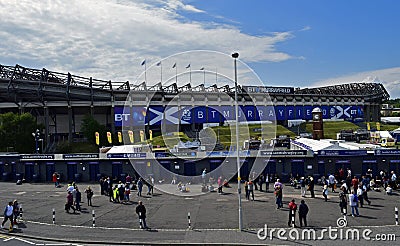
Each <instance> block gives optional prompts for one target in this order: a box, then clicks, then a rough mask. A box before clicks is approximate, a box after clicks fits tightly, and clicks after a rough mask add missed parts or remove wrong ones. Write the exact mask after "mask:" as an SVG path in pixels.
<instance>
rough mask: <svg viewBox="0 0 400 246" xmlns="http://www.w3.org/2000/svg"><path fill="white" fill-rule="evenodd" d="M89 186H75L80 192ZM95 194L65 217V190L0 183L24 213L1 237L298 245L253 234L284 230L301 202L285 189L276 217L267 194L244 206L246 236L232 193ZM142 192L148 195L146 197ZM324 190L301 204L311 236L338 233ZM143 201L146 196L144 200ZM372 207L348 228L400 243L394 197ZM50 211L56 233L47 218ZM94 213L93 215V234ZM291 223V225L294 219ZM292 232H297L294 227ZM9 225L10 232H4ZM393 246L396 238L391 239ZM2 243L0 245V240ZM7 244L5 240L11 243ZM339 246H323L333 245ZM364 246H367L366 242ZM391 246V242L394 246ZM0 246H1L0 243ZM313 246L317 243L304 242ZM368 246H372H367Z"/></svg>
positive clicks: (2, 195)
mask: <svg viewBox="0 0 400 246" xmlns="http://www.w3.org/2000/svg"><path fill="white" fill-rule="evenodd" d="M87 185H88V184H78V186H79V188H80V190H81V191H83V190H84V189H85V188H86V186H87ZM90 185H91V187H92V188H94V191H95V195H94V197H93V205H94V206H93V207H88V206H87V204H86V199H85V194H84V193H83V194H82V197H83V199H82V200H83V204H82V212H77V213H76V214H72V213H71V214H68V213H65V211H64V204H65V200H66V199H65V197H66V186H64V187H61V188H55V187H54V185H53V184H23V185H20V186H17V185H15V184H14V183H0V187H1V189H0V201H1V202H2V203H3V205H2V206H6V204H7V203H8V201H10V200H14V199H17V200H18V201H19V203H20V204H21V205H22V208H23V211H24V213H23V222H21V223H19V225H18V227H19V228H18V229H15V230H14V232H13V233H8V231H7V230H2V231H1V233H2V234H3V235H5V236H7V237H11V236H16V237H23V238H25V239H35V240H45V241H53V240H56V241H58V242H74V243H83V244H85V243H94V244H110V245H111V244H136V243H137V244H144V243H151V244H154V243H163V244H165V243H166V244H177V243H181V244H186V243H234V244H266V243H268V244H296V243H299V242H298V241H297V242H296V241H291V240H278V239H276V238H275V239H274V240H272V241H270V240H267V241H262V240H260V239H259V238H258V237H257V231H258V230H259V229H260V228H264V227H265V225H267V226H268V228H287V222H288V213H289V212H288V209H287V204H288V202H289V201H290V200H291V199H293V198H294V199H295V200H296V202H297V203H299V202H300V199H301V197H300V190H298V189H294V188H293V187H289V186H285V188H284V192H283V194H284V199H283V200H284V208H283V209H280V210H277V209H276V205H275V197H274V194H273V193H272V192H259V191H255V201H247V200H245V199H244V196H243V198H242V208H243V225H244V228H245V231H244V232H238V231H237V228H238V202H237V200H238V197H237V193H236V192H237V189H236V187H235V186H234V185H233V187H232V188H225V189H224V194H222V195H220V194H218V193H216V192H211V193H208V194H206V195H202V196H195V197H180V196H174V195H169V194H165V193H163V192H159V191H157V190H155V193H154V195H153V196H143V197H140V198H138V197H137V196H136V194H135V192H134V191H132V194H131V202H130V203H126V204H117V203H112V202H109V199H108V197H106V196H101V195H100V190H99V186H98V185H97V184H90ZM144 191H146V189H144ZM321 191H322V188H320V187H319V186H316V198H309V194H308V196H307V197H306V198H304V200H305V201H306V204H308V206H309V208H310V212H309V216H308V225H309V226H310V227H309V228H313V229H315V230H316V231H321V230H322V229H323V228H327V227H329V226H332V227H336V226H337V224H336V221H337V219H338V218H339V217H340V216H341V214H340V209H339V206H338V195H337V193H329V195H328V198H329V200H328V202H325V201H324V200H323V198H322V194H321V193H322V192H321ZM143 193H145V192H143ZM369 197H370V200H371V201H372V204H371V205H370V206H368V205H365V207H364V208H359V209H360V215H361V216H360V217H354V218H353V217H348V227H350V228H356V227H357V228H371V230H373V232H374V233H383V232H392V233H394V234H395V235H396V236H397V235H398V236H400V231H399V227H396V226H394V225H395V216H394V208H395V206H397V207H400V204H399V196H398V195H394V196H387V195H385V194H384V192H374V191H372V192H369ZM139 199H140V200H142V201H143V203H144V205H145V206H146V208H147V224H148V226H149V227H151V229H150V230H148V231H142V230H141V229H139V221H138V218H137V215H136V214H135V207H136V205H137V201H138V200H139ZM53 208H54V209H55V211H56V219H55V225H53V223H52V210H53ZM92 210H94V212H95V228H93V217H92ZM188 212H190V215H191V230H188ZM296 219H297V217H296ZM296 224H297V226H298V225H299V224H298V222H297V221H296ZM6 225H8V224H6ZM397 239H398V240H399V238H397ZM0 241H1V240H0ZM10 242H11V240H10ZM337 242H338V241H337V240H336V241H332V240H330V241H324V243H328V244H336V243H337ZM365 243H367V244H368V243H369V242H365ZM392 243H393V242H392ZM0 244H1V242H0ZM307 244H315V245H318V241H317V242H316V241H307ZM371 245H372V244H371Z"/></svg>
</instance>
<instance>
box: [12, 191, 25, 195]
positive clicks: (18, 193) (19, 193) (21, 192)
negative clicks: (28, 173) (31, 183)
mask: <svg viewBox="0 0 400 246" xmlns="http://www.w3.org/2000/svg"><path fill="white" fill-rule="evenodd" d="M25 193H26V191H20V192H17V193H14V194H15V195H18V196H19V195H23V194H25Z"/></svg>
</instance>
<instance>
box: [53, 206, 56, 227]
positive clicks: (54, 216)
mask: <svg viewBox="0 0 400 246" xmlns="http://www.w3.org/2000/svg"><path fill="white" fill-rule="evenodd" d="M55 223H56V210H55V209H54V208H53V225H54V224H55Z"/></svg>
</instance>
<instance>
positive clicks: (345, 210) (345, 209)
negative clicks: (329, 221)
mask: <svg viewBox="0 0 400 246" xmlns="http://www.w3.org/2000/svg"><path fill="white" fill-rule="evenodd" d="M343 218H344V219H345V220H347V208H343Z"/></svg>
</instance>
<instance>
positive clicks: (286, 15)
mask: <svg viewBox="0 0 400 246" xmlns="http://www.w3.org/2000/svg"><path fill="white" fill-rule="evenodd" d="M399 12H400V2H399V1H395V0H383V1H362V0H354V1H346V0H337V1H311V0H310V1H294V0H292V1H288V0H280V1H272V0H265V1H260V0H247V1H243V0H113V1H112V0H108V1H106V0H84V1H77V0H70V1H62V0H29V1H28V0H13V1H9V0H0V20H1V21H0V64H3V65H15V64H20V65H22V66H27V67H31V68H38V69H41V68H43V67H44V68H47V69H48V70H51V71H57V72H71V73H72V74H76V75H80V76H87V77H89V76H92V77H94V78H98V79H104V80H112V81H130V82H132V83H133V84H135V83H140V82H141V81H144V80H146V81H147V82H148V84H152V83H153V84H155V83H156V82H159V81H160V80H162V81H163V83H165V84H168V83H172V82H173V80H174V76H175V75H176V74H179V76H180V77H179V78H180V79H179V83H181V84H185V83H186V82H191V83H193V84H195V83H202V82H203V80H204V81H205V82H206V84H207V83H208V84H212V83H213V80H214V77H215V78H216V79H215V80H216V81H217V82H219V81H220V80H218V78H217V77H218V76H220V77H221V78H222V77H227V78H229V79H231V80H232V78H233V72H232V71H233V70H232V69H233V68H232V67H233V65H232V58H231V57H230V54H232V53H233V52H238V53H239V54H240V55H239V65H238V72H239V79H238V82H239V84H243V85H252V84H257V83H262V84H263V85H268V86H293V87H301V88H305V87H316V86H325V85H331V84H340V83H350V82H368V83H375V82H380V83H383V84H384V85H385V87H386V89H387V90H388V91H389V93H390V96H391V98H398V97H400V64H399V63H400V59H399V57H400V49H399V48H398V44H399V43H400V32H399V31H398V28H399V27H398V23H399V20H398V13H399ZM211 51H213V52H211ZM144 60H145V64H144V65H141V64H143V61H144ZM160 61H161V66H156V64H157V63H159V62H160ZM175 63H176V64H177V65H176V66H175V67H174V68H172V67H173V65H174V64H175ZM189 64H190V66H189ZM202 68H204V69H202ZM145 69H148V70H147V71H146V73H144V70H145ZM200 69H202V70H200ZM216 72H218V76H214V75H213V73H216ZM219 74H221V75H219ZM144 77H145V78H144ZM256 80H259V81H258V82H257V81H256Z"/></svg>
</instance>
